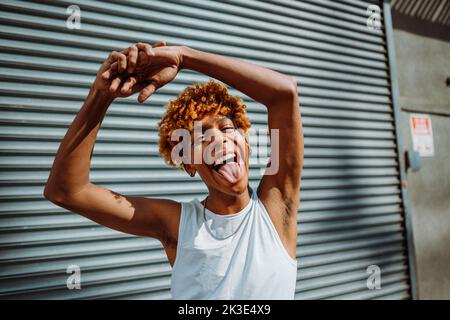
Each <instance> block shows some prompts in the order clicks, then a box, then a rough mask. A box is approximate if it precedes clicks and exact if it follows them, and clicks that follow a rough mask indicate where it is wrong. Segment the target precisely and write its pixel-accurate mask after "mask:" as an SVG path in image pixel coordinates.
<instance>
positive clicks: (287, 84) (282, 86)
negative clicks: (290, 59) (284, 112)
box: [266, 76, 298, 106]
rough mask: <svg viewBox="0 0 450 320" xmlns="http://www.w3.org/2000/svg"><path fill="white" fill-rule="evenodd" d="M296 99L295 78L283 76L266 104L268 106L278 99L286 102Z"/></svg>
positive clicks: (277, 101)
mask: <svg viewBox="0 0 450 320" xmlns="http://www.w3.org/2000/svg"><path fill="white" fill-rule="evenodd" d="M296 99H298V92H297V80H296V79H295V78H294V77H291V76H285V77H284V79H283V81H281V83H279V86H278V89H277V90H276V91H275V93H274V94H273V95H272V97H271V99H270V101H269V102H268V103H267V104H266V105H267V106H269V105H272V104H276V103H279V102H280V101H282V102H283V103H286V101H295V100H296Z"/></svg>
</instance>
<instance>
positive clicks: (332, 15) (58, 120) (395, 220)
mask: <svg viewBox="0 0 450 320" xmlns="http://www.w3.org/2000/svg"><path fill="white" fill-rule="evenodd" d="M371 3H378V1H357V0H345V1H344V0H341V1H327V0H315V1H313V0H308V1H289V0H278V1H275V0H273V1H256V0H225V1H223V0H222V1H208V0H178V1H177V0H172V1H162V0H161V1H157V0H151V1H148V0H130V1H126V2H125V1H119V0H112V1H82V0H70V1H8V0H2V1H1V3H0V38H1V39H0V47H1V49H0V50H1V52H0V94H1V100H0V122H1V126H0V136H1V147H0V153H1V157H0V166H1V179H0V183H1V187H0V199H1V208H0V219H1V220H0V228H1V234H0V297H1V298H31V299H35V298H40V299H43V298H45V299H81V298H84V299H87V298H89V299H92V298H129V299H144V298H145V299H168V298H170V293H169V288H170V274H171V268H170V265H169V263H168V261H167V258H166V257H165V254H164V251H163V249H162V246H161V245H160V244H159V243H158V242H157V241H156V240H153V239H148V238H140V237H134V236H130V235H127V234H123V233H119V232H116V231H114V230H110V229H108V228H104V227H102V226H99V225H97V224H95V223H93V222H90V221H89V220H87V219H85V218H83V217H81V216H79V215H77V214H74V213H72V212H69V211H67V210H65V209H62V208H59V207H57V206H55V205H53V204H52V203H50V202H49V201H47V200H45V199H44V198H43V196H42V192H43V186H44V184H45V181H46V179H47V178H48V174H49V170H50V168H51V165H52V162H53V159H54V156H55V152H56V151H57V148H58V146H59V143H60V141H61V139H62V137H63V136H64V134H65V132H66V131H67V128H68V126H69V125H70V123H71V122H72V120H73V118H74V117H75V115H76V113H77V111H78V110H79V109H80V108H81V106H82V104H83V101H84V99H85V97H86V94H87V92H88V88H89V86H90V84H91V82H92V81H93V79H94V75H95V73H96V71H97V69H98V67H99V65H100V63H101V62H102V61H103V59H104V58H105V57H106V55H107V53H108V52H109V51H111V50H115V49H118V48H124V47H127V46H129V45H130V44H131V43H135V42H138V41H147V42H150V43H153V42H156V41H157V40H161V39H162V40H166V41H167V42H168V44H169V45H181V44H183V45H187V46H191V47H194V48H197V49H201V50H207V51H210V52H214V53H219V54H224V55H228V56H231V57H236V58H239V59H243V60H246V61H251V62H254V63H258V64H261V65H264V66H267V67H269V68H272V69H274V70H278V71H280V72H283V73H287V74H290V75H292V76H294V77H295V78H296V79H297V80H298V84H299V94H300V103H301V112H302V116H303V121H304V130H305V143H306V150H305V153H306V155H305V170H304V173H303V180H302V190H301V192H302V193H301V196H302V202H301V209H300V211H299V227H298V230H299V237H298V251H297V256H298V260H299V271H298V285H297V292H296V298H297V299H316V298H320V299H325V298H331V299H346V298H357V299H371V298H381V299H388V298H390V299H406V298H410V297H411V280H410V275H409V274H410V272H409V267H408V250H407V241H406V240H407V239H406V238H407V237H406V231H405V214H404V207H403V201H402V190H401V186H400V173H399V172H400V168H399V162H398V151H397V150H398V149H397V139H396V130H395V118H394V108H393V101H392V94H391V81H390V72H389V60H388V49H387V41H386V37H385V33H384V29H383V30H381V31H375V32H374V31H371V32H369V31H368V29H367V27H366V20H367V15H366V10H367V7H368V6H369V5H370V4H371ZM74 4H75V5H78V6H79V7H80V8H81V29H72V30H71V29H68V28H66V19H67V17H68V14H67V13H66V8H67V7H68V6H70V5H74ZM378 4H379V5H380V7H381V8H383V3H378ZM206 80H208V78H207V77H205V76H204V75H201V74H198V73H194V72H191V71H185V70H184V71H182V72H181V73H180V74H179V75H178V76H177V78H176V80H175V81H174V82H172V83H171V84H169V85H167V86H166V87H164V88H162V89H161V90H159V91H158V93H157V94H155V95H154V96H153V97H152V98H151V99H150V101H149V102H147V103H146V104H145V105H139V104H138V103H137V102H136V101H135V99H136V98H135V97H133V98H128V99H118V100H117V101H115V102H114V104H113V105H112V106H111V107H110V108H109V110H108V112H107V114H106V117H105V120H104V121H103V123H102V127H101V129H100V132H99V135H98V140H97V143H96V145H95V148H94V153H93V157H92V162H91V179H92V181H93V182H94V183H97V184H100V185H104V186H106V187H108V188H110V189H112V190H114V191H117V192H120V193H124V194H129V195H141V196H148V197H167V198H172V199H175V200H180V201H186V200H190V199H192V198H193V197H198V198H202V197H203V196H204V195H205V192H206V188H205V187H203V185H202V183H201V181H200V180H199V178H195V179H190V178H189V177H188V176H187V175H186V174H184V173H182V172H181V171H177V170H173V169H170V168H168V167H166V166H165V165H164V163H163V160H162V159H161V158H160V157H159V156H158V147H157V137H158V136H157V131H156V127H155V125H156V123H157V122H158V121H159V118H160V117H161V115H162V113H163V110H164V109H163V107H164V105H165V103H166V102H167V101H168V100H169V99H172V98H173V97H175V96H176V95H177V94H178V93H179V92H180V91H181V90H183V89H184V88H185V87H186V86H187V85H189V84H191V83H192V81H206ZM231 92H232V93H233V94H240V95H241V96H242V94H241V93H240V92H238V91H236V90H234V89H233V90H231ZM244 100H245V101H246V103H247V105H248V110H249V114H250V118H251V120H252V123H253V126H254V127H255V128H264V127H265V126H266V123H267V119H266V114H265V110H264V108H263V107H262V106H260V105H257V103H255V102H254V101H252V100H251V99H249V98H248V97H244ZM259 172H260V171H259V167H258V166H257V165H254V166H252V168H251V170H250V179H251V182H250V183H251V185H252V186H256V183H257V181H258V180H259V179H260V173H259ZM70 265H77V266H80V268H81V281H82V282H81V289H80V290H68V289H67V287H66V280H67V278H68V276H69V274H67V273H66V271H67V267H68V266H70ZM370 265H377V266H379V267H380V268H381V272H382V274H381V275H382V278H381V284H382V288H381V289H379V290H369V289H368V288H367V286H366V281H367V278H368V276H369V275H368V274H367V273H366V269H367V267H368V266H370Z"/></svg>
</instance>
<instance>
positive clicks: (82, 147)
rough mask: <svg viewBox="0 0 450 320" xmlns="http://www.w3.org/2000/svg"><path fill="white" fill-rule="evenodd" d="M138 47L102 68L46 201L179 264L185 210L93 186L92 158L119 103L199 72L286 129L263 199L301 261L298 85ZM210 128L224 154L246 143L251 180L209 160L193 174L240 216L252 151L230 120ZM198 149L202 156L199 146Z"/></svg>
mask: <svg viewBox="0 0 450 320" xmlns="http://www.w3.org/2000/svg"><path fill="white" fill-rule="evenodd" d="M132 47H133V48H131V47H130V48H127V49H125V50H123V51H122V52H120V53H114V54H112V55H110V57H108V59H107V60H106V61H105V62H104V64H103V65H102V66H101V67H100V69H99V71H98V74H97V77H96V79H95V81H94V83H93V85H92V87H91V90H90V92H89V95H88V97H87V99H86V102H85V103H84V105H83V107H82V108H81V110H80V111H79V112H78V114H77V116H76V118H75V119H74V121H73V123H72V125H71V126H70V128H69V130H68V131H67V133H66V135H65V137H64V139H63V140H62V142H61V145H60V147H59V149H58V152H57V155H56V158H55V161H54V164H53V167H52V170H51V173H50V176H49V179H48V181H47V184H46V187H45V190H44V196H45V197H46V198H47V199H49V200H50V201H52V202H53V203H55V204H57V205H59V206H61V207H64V208H67V209H68V210H71V211H73V212H76V213H79V214H81V215H83V216H85V217H87V218H88V219H91V220H93V221H95V222H97V223H100V224H102V225H104V226H107V227H109V228H112V229H115V230H118V231H121V232H126V233H129V234H134V235H139V236H148V237H153V238H156V239H159V240H160V241H161V243H162V244H163V246H164V249H165V251H166V254H167V257H168V259H169V262H170V264H171V265H173V263H174V261H175V258H176V256H175V255H176V248H177V241H178V228H179V220H180V210H181V204H180V203H178V202H176V201H173V200H169V199H156V198H147V197H135V196H127V195H122V194H120V193H117V192H115V191H113V190H109V189H107V188H105V187H103V186H99V185H96V184H93V183H92V182H91V181H90V178H89V173H90V156H91V152H92V149H93V147H94V144H95V140H96V136H97V133H98V130H99V128H100V124H101V122H102V120H103V117H104V115H105V112H106V110H107V108H108V107H109V105H110V104H111V102H112V101H113V100H114V99H116V98H120V97H126V96H130V95H132V94H134V93H137V92H139V96H138V101H139V102H141V103H143V102H144V101H146V100H147V99H148V98H149V97H150V96H151V95H152V94H153V93H154V92H155V91H156V90H158V89H159V88H161V87H162V86H164V85H166V84H167V83H169V82H170V81H172V80H173V79H174V78H175V76H176V75H177V74H178V72H179V71H180V70H182V69H191V70H194V71H197V72H201V73H204V74H206V75H208V76H210V77H212V78H216V79H218V80H220V81H222V82H224V83H226V84H228V85H229V86H231V87H234V88H236V89H237V90H239V91H241V92H242V93H244V94H246V95H247V96H249V97H251V98H253V99H254V100H256V101H257V102H259V103H261V104H262V105H264V106H265V107H266V108H267V110H268V123H269V128H270V129H278V130H279V145H278V146H277V147H278V148H276V149H277V150H278V151H279V155H280V156H279V157H278V158H279V170H278V172H277V173H276V174H272V175H268V174H266V175H264V176H263V178H262V179H261V181H260V184H259V186H258V189H257V194H258V197H259V198H260V199H261V201H262V202H263V204H264V206H265V208H266V210H267V211H268V213H269V216H270V217H271V219H272V222H273V224H274V226H275V228H276V230H277V232H278V234H279V236H280V239H281V241H282V243H283V244H284V247H285V248H286V250H287V252H288V253H289V255H290V256H291V257H292V258H295V257H296V247H297V210H298V206H299V202H300V192H299V190H300V174H301V170H302V167H303V130H302V126H301V117H300V110H299V102H298V95H297V84H296V82H295V80H294V79H293V78H292V77H290V76H286V75H283V74H281V73H278V72H275V71H273V70H270V69H267V68H264V67H261V66H258V65H255V64H250V63H246V62H243V61H239V60H235V59H231V58H228V57H225V56H220V55H215V54H212V53H208V52H204V51H199V50H195V49H192V48H189V47H185V46H166V45H165V43H164V42H162V43H159V44H155V45H153V47H151V46H149V45H148V44H136V45H134V46H132ZM202 125H203V126H204V127H205V128H208V129H211V130H212V132H213V133H214V136H215V137H218V139H219V140H216V141H220V143H223V146H224V149H223V150H225V146H226V145H227V144H233V143H234V144H236V145H238V144H239V145H240V149H239V150H241V151H240V157H241V158H242V159H243V163H244V164H243V170H244V174H243V176H242V177H241V178H240V179H239V180H238V181H236V182H235V183H230V182H229V181H226V180H224V179H223V178H222V177H221V176H218V175H216V174H215V173H214V172H212V171H211V168H210V167H209V166H208V165H207V164H205V163H204V162H202V163H200V164H186V165H185V170H186V171H187V173H188V174H190V175H195V174H199V175H200V177H201V178H202V180H203V181H204V183H205V184H206V185H207V187H208V191H209V193H208V202H207V208H208V209H209V210H211V211H213V212H215V213H217V214H232V213H235V212H238V211H240V210H241V209H242V208H244V206H245V205H246V204H247V203H248V201H250V194H249V192H248V158H249V155H248V145H247V144H246V142H245V140H244V139H242V136H239V134H236V133H233V134H232V133H231V127H234V124H233V122H232V121H227V120H226V119H223V117H219V116H210V117H207V118H205V119H202ZM208 143H211V142H208V141H205V142H203V144H205V145H204V146H207V145H208ZM192 148H193V149H192V151H193V152H195V148H194V145H193V146H192ZM272 149H274V146H272ZM224 152H225V151H224ZM275 152H276V151H275Z"/></svg>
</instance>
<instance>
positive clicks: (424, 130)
mask: <svg viewBox="0 0 450 320" xmlns="http://www.w3.org/2000/svg"><path fill="white" fill-rule="evenodd" d="M409 120H410V126H411V136H412V142H413V149H414V151H417V152H418V153H419V154H420V156H422V157H433V156H434V142H433V128H432V126H431V119H430V115H428V114H418V113H414V114H411V115H410V116H409Z"/></svg>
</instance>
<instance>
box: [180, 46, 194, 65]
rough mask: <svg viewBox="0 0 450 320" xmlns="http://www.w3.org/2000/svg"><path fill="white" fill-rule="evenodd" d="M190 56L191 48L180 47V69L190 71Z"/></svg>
mask: <svg viewBox="0 0 450 320" xmlns="http://www.w3.org/2000/svg"><path fill="white" fill-rule="evenodd" d="M191 56H192V48H190V47H188V46H180V61H181V62H180V69H190V64H189V59H190V57H191Z"/></svg>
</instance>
